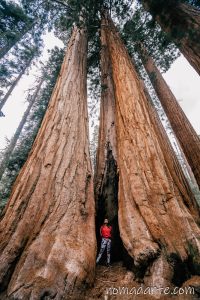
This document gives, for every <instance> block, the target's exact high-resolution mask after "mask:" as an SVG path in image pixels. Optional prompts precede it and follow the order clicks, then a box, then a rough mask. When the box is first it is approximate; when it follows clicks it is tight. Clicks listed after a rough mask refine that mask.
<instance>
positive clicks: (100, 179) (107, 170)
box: [94, 30, 122, 261]
mask: <svg viewBox="0 0 200 300" xmlns="http://www.w3.org/2000/svg"><path fill="white" fill-rule="evenodd" d="M101 87H102V90H101V106H100V126H99V136H98V148H97V156H96V166H95V177H94V188H95V200H96V227H97V231H96V232H97V240H98V241H100V234H99V229H100V226H101V225H102V223H103V220H104V218H108V219H109V223H110V224H111V225H112V248H111V259H112V261H113V260H119V259H120V258H121V255H122V251H121V250H122V249H121V248H122V243H121V239H120V238H119V228H118V195H117V194H118V171H117V149H116V128H115V96H114V88H113V80H112V70H111V64H110V58H109V53H108V47H107V43H106V38H105V32H104V31H103V30H101Z"/></svg>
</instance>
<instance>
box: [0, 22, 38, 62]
mask: <svg viewBox="0 0 200 300" xmlns="http://www.w3.org/2000/svg"><path fill="white" fill-rule="evenodd" d="M35 24H36V22H32V23H30V24H29V25H28V26H26V28H25V29H24V30H22V31H21V33H20V34H18V35H17V37H15V38H13V39H12V40H11V41H10V42H9V43H8V44H7V45H5V46H4V47H3V48H1V49H0V59H1V58H3V57H4V56H5V55H6V54H7V53H8V52H9V51H10V49H11V48H12V47H13V46H15V45H16V44H17V43H18V42H19V41H20V40H21V39H22V38H23V36H24V35H25V34H26V33H27V32H28V31H30V30H31V29H32V28H33V27H34V26H35Z"/></svg>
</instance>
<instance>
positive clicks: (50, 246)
mask: <svg viewBox="0 0 200 300" xmlns="http://www.w3.org/2000/svg"><path fill="white" fill-rule="evenodd" d="M86 58H87V33H86V31H85V30H84V29H78V28H75V29H74V30H73V34H72V36H71V39H70V42H69V45H68V48H67V52H66V55H65V58H64V62H63V65H62V68H61V72H60V75H59V78H58V80H57V83H56V86H55V88H54V91H53V94H52V97H51V100H50V104H49V106H48V109H47V112H46V114H45V117H44V120H43V122H42V125H41V128H40V130H39V133H38V135H37V138H36V140H35V142H34V145H33V148H32V150H31V153H30V155H29V158H28V160H27V162H26V163H25V165H24V166H23V168H22V170H21V172H20V174H19V176H18V178H17V180H16V182H15V184H14V187H13V191H12V194H11V197H10V200H9V202H8V204H7V206H6V209H5V212H4V215H3V217H2V219H1V223H0V283H1V290H3V289H6V290H7V295H8V297H10V298H12V299H37V300H38V299H44V297H48V299H49V298H51V299H61V298H62V297H65V299H66V297H68V295H69V293H71V292H74V291H76V292H77V293H78V291H79V292H81V290H82V289H83V288H84V287H85V285H87V284H91V282H92V281H93V279H94V268H95V255H96V237H95V224H94V223H95V222H94V193H93V182H92V181H93V180H92V170H91V163H90V158H89V142H88V124H87V123H88V116H87V106H86V105H87V103H86V102H87V101H86V99H87V98H86ZM78 289H79V290H78ZM76 296H77V295H76ZM62 299H63V298H62Z"/></svg>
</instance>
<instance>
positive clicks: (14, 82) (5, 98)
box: [0, 57, 33, 111]
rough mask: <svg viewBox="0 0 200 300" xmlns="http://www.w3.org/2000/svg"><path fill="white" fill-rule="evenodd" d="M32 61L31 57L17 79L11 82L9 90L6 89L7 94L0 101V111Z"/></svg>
mask: <svg viewBox="0 0 200 300" xmlns="http://www.w3.org/2000/svg"><path fill="white" fill-rule="evenodd" d="M32 60H33V57H31V58H30V59H29V60H28V61H27V63H26V65H25V66H24V68H23V69H22V70H21V72H20V73H19V74H18V76H17V78H16V79H15V80H14V81H13V83H12V84H11V86H10V88H9V89H8V91H7V93H6V94H5V96H4V97H3V98H2V99H1V101H0V111H1V110H2V108H3V106H4V105H5V104H6V101H7V100H8V98H9V97H10V95H11V94H12V92H13V90H14V88H15V87H16V86H17V84H18V82H19V81H20V79H21V78H22V76H23V75H24V73H25V71H26V70H27V69H28V67H30V65H31V62H32Z"/></svg>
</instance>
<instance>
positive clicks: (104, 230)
mask: <svg viewBox="0 0 200 300" xmlns="http://www.w3.org/2000/svg"><path fill="white" fill-rule="evenodd" d="M100 235H101V237H102V239H101V248H100V251H99V255H98V257H97V260H96V263H97V264H98V263H99V261H100V259H101V256H102V254H103V252H104V250H105V249H106V248H107V266H110V249H111V237H112V226H109V225H108V219H105V220H104V223H103V225H102V226H101V228H100Z"/></svg>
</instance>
